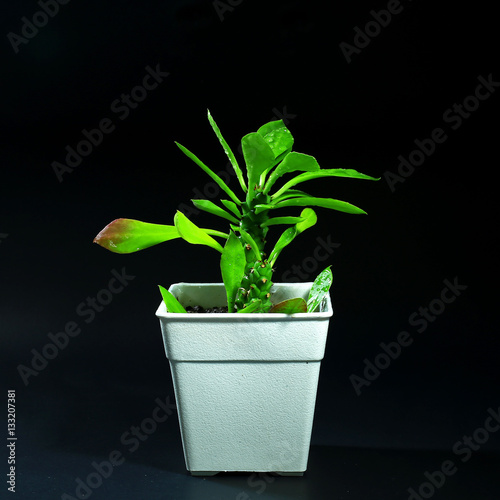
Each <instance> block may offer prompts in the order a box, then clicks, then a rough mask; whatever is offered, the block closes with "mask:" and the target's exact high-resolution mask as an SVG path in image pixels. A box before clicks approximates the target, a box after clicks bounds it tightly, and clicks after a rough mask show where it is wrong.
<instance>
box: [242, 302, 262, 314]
mask: <svg viewBox="0 0 500 500" xmlns="http://www.w3.org/2000/svg"><path fill="white" fill-rule="evenodd" d="M261 305H262V300H260V299H255V300H254V301H253V302H250V304H248V306H246V307H244V308H243V309H240V310H239V311H237V312H238V313H253V312H256V311H257V310H258V309H259V308H260V306H261Z"/></svg>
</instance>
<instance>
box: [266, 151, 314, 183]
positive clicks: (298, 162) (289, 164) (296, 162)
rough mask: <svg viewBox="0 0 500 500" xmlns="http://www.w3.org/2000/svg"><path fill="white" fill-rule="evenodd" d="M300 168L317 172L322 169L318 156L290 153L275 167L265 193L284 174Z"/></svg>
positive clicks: (303, 170)
mask: <svg viewBox="0 0 500 500" xmlns="http://www.w3.org/2000/svg"><path fill="white" fill-rule="evenodd" d="M297 170H300V171H302V172H316V171H318V170H320V166H319V163H318V162H317V161H316V158H314V157H313V156H310V155H305V154H303V153H296V152H295V151H293V152H291V153H288V154H287V155H286V156H285V158H284V160H283V161H282V162H281V163H280V164H279V165H278V166H277V167H276V168H275V169H274V171H273V173H272V174H271V175H270V176H269V179H268V180H267V182H266V186H265V188H264V193H269V190H270V189H271V187H272V186H273V185H274V183H275V182H276V181H277V180H278V179H279V178H280V177H281V176H282V175H284V174H287V173H290V172H295V171H297Z"/></svg>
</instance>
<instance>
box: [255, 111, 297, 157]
mask: <svg viewBox="0 0 500 500" xmlns="http://www.w3.org/2000/svg"><path fill="white" fill-rule="evenodd" d="M257 133H258V134H260V135H261V136H262V137H263V138H264V140H265V141H266V142H267V144H268V145H269V147H270V148H271V149H272V151H273V154H274V158H278V157H279V155H282V154H283V153H285V152H286V151H289V150H291V149H292V146H293V137H292V134H291V133H290V131H289V130H288V129H287V128H286V126H285V124H284V123H283V120H274V121H272V122H269V123H266V124H265V125H262V127H260V128H259V130H257Z"/></svg>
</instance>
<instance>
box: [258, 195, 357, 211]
mask: <svg viewBox="0 0 500 500" xmlns="http://www.w3.org/2000/svg"><path fill="white" fill-rule="evenodd" d="M309 205H312V206H313V207H323V208H330V209H332V210H338V211H339V212H347V213H349V214H366V212H365V211H364V210H362V209H361V208H359V207H356V206H354V205H351V204H350V203H347V201H340V200H334V199H332V198H313V197H312V196H311V197H304V198H293V199H291V200H285V201H280V202H279V203H276V205H274V206H273V208H283V207H306V206H309ZM256 213H257V210H256Z"/></svg>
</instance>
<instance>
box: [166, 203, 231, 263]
mask: <svg viewBox="0 0 500 500" xmlns="http://www.w3.org/2000/svg"><path fill="white" fill-rule="evenodd" d="M174 224H175V227H176V228H177V231H179V234H180V235H181V237H182V238H183V239H185V240H186V241H187V242H188V243H191V244H193V245H206V246H209V247H211V248H214V249H215V250H217V251H218V252H221V253H222V250H223V249H222V246H221V245H220V244H219V243H218V242H217V241H215V240H214V239H213V238H212V237H211V236H209V235H208V234H207V233H206V232H205V231H203V229H201V228H199V227H198V226H197V225H196V224H194V223H193V222H191V221H190V220H189V219H188V218H187V217H186V216H185V215H184V214H183V213H182V212H179V211H177V213H176V214H175V217H174Z"/></svg>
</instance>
